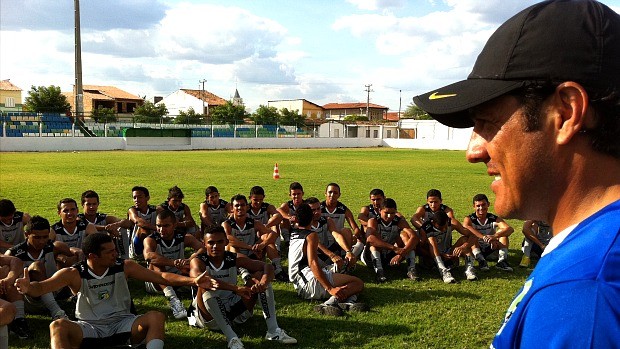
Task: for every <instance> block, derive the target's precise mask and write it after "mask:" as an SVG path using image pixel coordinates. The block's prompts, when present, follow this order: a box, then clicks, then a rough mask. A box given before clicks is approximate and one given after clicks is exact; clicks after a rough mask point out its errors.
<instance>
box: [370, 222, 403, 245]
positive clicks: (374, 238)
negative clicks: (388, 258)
mask: <svg viewBox="0 0 620 349" xmlns="http://www.w3.org/2000/svg"><path fill="white" fill-rule="evenodd" d="M367 234H368V237H367V238H366V240H367V241H368V243H369V244H371V245H372V246H374V247H376V248H380V249H382V250H388V251H394V252H397V251H398V250H399V248H398V247H397V246H394V245H392V244H388V243H387V242H385V241H383V240H382V239H381V237H380V236H379V221H378V220H377V219H376V218H371V219H369V220H368V230H367ZM397 253H398V252H397Z"/></svg>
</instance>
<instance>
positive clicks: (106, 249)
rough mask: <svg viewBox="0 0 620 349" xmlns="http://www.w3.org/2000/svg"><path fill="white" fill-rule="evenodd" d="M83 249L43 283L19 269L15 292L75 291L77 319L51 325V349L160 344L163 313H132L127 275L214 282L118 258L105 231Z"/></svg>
mask: <svg viewBox="0 0 620 349" xmlns="http://www.w3.org/2000/svg"><path fill="white" fill-rule="evenodd" d="M83 251H84V255H85V256H86V260H83V261H81V262H80V263H79V264H76V265H74V266H73V267H70V268H65V269H62V270H59V271H58V272H56V273H55V274H54V275H53V276H52V277H51V278H49V279H47V280H45V281H41V282H37V281H32V282H31V281H30V278H29V275H28V273H26V272H24V277H23V278H19V279H17V280H16V282H15V285H16V286H17V289H18V291H19V292H21V293H22V294H27V295H29V296H32V297H37V296H40V295H42V294H47V293H49V292H53V291H56V290H59V289H61V288H63V287H65V286H68V287H69V288H70V289H71V291H72V292H73V294H75V295H77V304H76V307H75V317H76V319H77V320H76V321H70V320H69V319H66V318H63V319H58V320H55V321H53V322H52V323H51V324H50V337H51V347H52V348H79V347H86V348H88V347H92V348H101V347H104V346H112V345H121V344H125V345H126V344H129V343H131V344H139V343H143V342H146V343H145V344H146V348H147V349H160V348H163V347H164V341H163V340H164V333H165V329H164V323H165V316H164V314H162V313H160V312H158V311H149V312H148V313H146V314H144V315H139V316H137V315H134V314H132V313H131V312H130V304H131V295H130V293H129V287H128V285H127V278H128V277H129V278H134V279H137V280H141V281H148V282H152V283H155V284H166V285H173V286H190V285H192V286H198V287H201V288H203V289H209V288H212V287H214V286H216V285H217V283H215V282H212V279H211V278H210V277H209V276H208V275H206V273H204V274H201V275H197V276H196V277H194V278H189V277H186V276H182V275H177V274H174V273H158V272H156V271H152V270H149V269H146V268H144V267H142V266H140V265H139V264H137V263H135V262H134V261H132V260H129V259H126V260H123V259H119V258H118V252H116V247H115V246H114V243H113V242H112V238H111V237H110V236H109V235H106V234H92V235H89V236H88V237H86V239H85V240H84V246H83Z"/></svg>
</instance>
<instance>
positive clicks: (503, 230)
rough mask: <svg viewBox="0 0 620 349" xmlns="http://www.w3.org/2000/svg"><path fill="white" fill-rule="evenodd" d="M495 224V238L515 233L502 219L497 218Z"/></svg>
mask: <svg viewBox="0 0 620 349" xmlns="http://www.w3.org/2000/svg"><path fill="white" fill-rule="evenodd" d="M496 223H497V230H496V231H495V234H493V235H495V237H496V238H501V237H509V236H510V235H511V234H512V233H513V232H514V231H515V230H514V228H513V227H511V226H510V225H508V223H506V221H505V220H504V219H502V217H497V222H496Z"/></svg>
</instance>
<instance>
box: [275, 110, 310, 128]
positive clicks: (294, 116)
mask: <svg viewBox="0 0 620 349" xmlns="http://www.w3.org/2000/svg"><path fill="white" fill-rule="evenodd" d="M279 120H280V124H282V125H298V124H303V123H304V121H305V118H304V117H303V116H302V115H301V114H299V110H298V109H295V110H288V109H287V108H282V109H280V117H279Z"/></svg>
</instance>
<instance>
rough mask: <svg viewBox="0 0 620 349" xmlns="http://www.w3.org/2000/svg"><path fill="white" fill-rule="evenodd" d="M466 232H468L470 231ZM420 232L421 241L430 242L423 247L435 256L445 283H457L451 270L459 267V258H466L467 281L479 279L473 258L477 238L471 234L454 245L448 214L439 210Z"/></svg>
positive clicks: (464, 236)
mask: <svg viewBox="0 0 620 349" xmlns="http://www.w3.org/2000/svg"><path fill="white" fill-rule="evenodd" d="M465 231H466V232H468V230H465ZM419 232H420V239H421V240H423V241H424V240H427V241H428V243H426V244H425V245H423V246H424V247H423V248H428V251H427V253H428V254H430V255H431V256H433V259H434V261H435V264H436V265H437V268H438V269H439V274H440V275H441V279H442V280H443V282H444V283H446V284H451V283H454V282H456V280H455V279H454V277H453V276H452V273H451V272H450V268H452V267H457V266H458V265H459V257H465V261H466V263H465V277H466V278H467V280H469V281H474V280H476V279H477V276H476V273H475V272H474V261H473V258H472V256H471V246H473V245H474V244H475V242H474V241H473V240H474V239H475V237H473V236H472V235H471V234H469V235H463V236H461V237H460V238H459V239H458V240H457V241H456V242H455V243H454V245H453V244H452V227H451V220H450V217H448V214H447V213H446V212H444V211H441V210H439V211H437V212H435V213H433V214H432V215H431V216H430V218H429V219H428V220H427V221H426V222H425V223H424V224H423V225H422V226H421V227H420V230H419Z"/></svg>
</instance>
